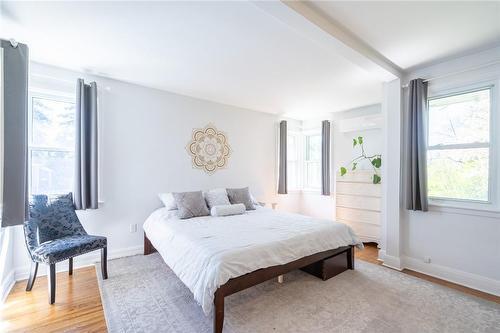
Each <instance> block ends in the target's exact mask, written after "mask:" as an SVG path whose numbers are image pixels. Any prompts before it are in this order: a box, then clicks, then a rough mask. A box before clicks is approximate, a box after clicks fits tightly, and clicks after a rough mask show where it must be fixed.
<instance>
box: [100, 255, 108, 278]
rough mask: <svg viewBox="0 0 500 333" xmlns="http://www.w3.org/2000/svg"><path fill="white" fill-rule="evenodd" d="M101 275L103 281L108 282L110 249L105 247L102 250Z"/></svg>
mask: <svg viewBox="0 0 500 333" xmlns="http://www.w3.org/2000/svg"><path fill="white" fill-rule="evenodd" d="M101 273H102V279H103V280H106V279H107V278H108V248H107V247H103V248H102V249H101Z"/></svg>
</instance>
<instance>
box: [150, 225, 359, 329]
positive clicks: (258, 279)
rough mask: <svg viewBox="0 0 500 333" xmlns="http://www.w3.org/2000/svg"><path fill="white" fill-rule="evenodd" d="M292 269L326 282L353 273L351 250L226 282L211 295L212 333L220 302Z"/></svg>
mask: <svg viewBox="0 0 500 333" xmlns="http://www.w3.org/2000/svg"><path fill="white" fill-rule="evenodd" d="M153 252H156V249H155V248H154V247H153V245H152V244H151V242H150V241H149V239H148V238H147V237H146V235H144V254H145V255H147V254H151V253H153ZM296 269H302V270H303V271H305V272H307V273H310V274H312V275H314V276H316V277H319V278H321V279H323V280H328V279H329V278H331V277H333V276H335V275H337V274H340V273H342V272H343V271H346V270H348V269H354V246H343V247H339V248H337V249H333V250H328V251H324V252H319V253H315V254H313V255H310V256H307V257H304V258H300V259H298V260H295V261H292V262H289V263H287V264H284V265H277V266H272V267H267V268H262V269H258V270H256V271H253V272H251V273H248V274H245V275H242V276H239V277H236V278H233V279H230V280H229V281H227V282H226V283H225V284H223V285H222V286H220V287H219V288H218V289H217V291H216V292H215V298H214V310H213V313H214V321H213V323H214V326H213V332H214V333H222V329H223V325H224V298H225V297H226V296H229V295H232V294H234V293H237V292H238V291H242V290H244V289H247V288H250V287H253V286H255V285H257V284H260V283H262V282H265V281H267V280H270V279H273V278H276V277H278V276H280V275H283V274H286V273H288V272H291V271H293V270H296Z"/></svg>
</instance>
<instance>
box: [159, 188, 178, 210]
mask: <svg viewBox="0 0 500 333" xmlns="http://www.w3.org/2000/svg"><path fill="white" fill-rule="evenodd" d="M158 197H159V198H160V200H161V202H163V205H164V206H165V207H166V208H167V209H168V210H174V209H177V204H176V203H175V199H174V196H173V195H172V193H171V192H168V193H160V194H158Z"/></svg>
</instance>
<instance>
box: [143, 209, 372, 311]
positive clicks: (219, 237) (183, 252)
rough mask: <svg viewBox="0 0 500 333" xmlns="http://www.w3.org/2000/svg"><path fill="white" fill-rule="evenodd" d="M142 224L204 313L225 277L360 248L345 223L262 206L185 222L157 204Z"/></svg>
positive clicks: (360, 245)
mask: <svg viewBox="0 0 500 333" xmlns="http://www.w3.org/2000/svg"><path fill="white" fill-rule="evenodd" d="M143 227H144V232H145V233H146V236H147V237H148V238H149V240H150V241H151V243H152V244H153V246H154V247H155V248H156V250H158V252H159V253H160V255H161V256H162V258H163V260H164V261H165V263H166V264H167V265H168V266H169V267H170V268H171V269H172V270H173V271H174V273H175V274H176V275H177V276H178V277H179V279H180V280H181V281H182V282H183V283H184V284H185V285H186V286H187V287H188V288H189V289H190V290H191V292H192V293H193V295H194V299H195V300H196V301H197V302H198V303H199V304H200V305H201V307H202V309H203V311H204V312H205V314H209V313H210V311H211V310H212V306H213V300H214V293H215V291H216V290H217V288H219V287H220V286H221V285H223V284H224V283H226V282H227V281H228V280H229V279H231V278H235V277H238V276H241V275H244V274H247V273H250V272H253V271H255V270H257V269H260V268H267V267H271V266H275V265H283V264H286V263H289V262H291V261H294V260H297V259H300V258H303V257H306V256H309V255H312V254H315V253H318V252H323V251H327V250H331V249H335V248H338V247H341V246H348V245H356V246H358V247H360V248H362V246H363V244H362V243H361V242H360V240H359V239H358V237H357V236H356V235H355V234H354V232H353V231H352V229H351V228H350V227H349V226H347V225H346V224H343V223H338V222H334V221H331V220H325V219H317V218H312V217H308V216H303V215H298V214H291V213H285V212H279V211H275V210H272V209H269V208H263V207H259V208H258V209H256V210H254V211H247V212H245V213H244V214H241V215H233V216H223V217H213V216H204V217H196V218H191V219H186V220H181V219H179V218H177V217H176V216H175V213H173V212H172V211H168V210H167V209H166V208H160V209H158V210H156V211H155V212H153V213H152V214H151V216H149V218H148V219H147V220H146V222H145V223H144V226H143Z"/></svg>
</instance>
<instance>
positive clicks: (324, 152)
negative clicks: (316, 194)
mask: <svg viewBox="0 0 500 333" xmlns="http://www.w3.org/2000/svg"><path fill="white" fill-rule="evenodd" d="M321 194H322V195H330V122H329V121H328V120H323V121H322V122H321Z"/></svg>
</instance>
